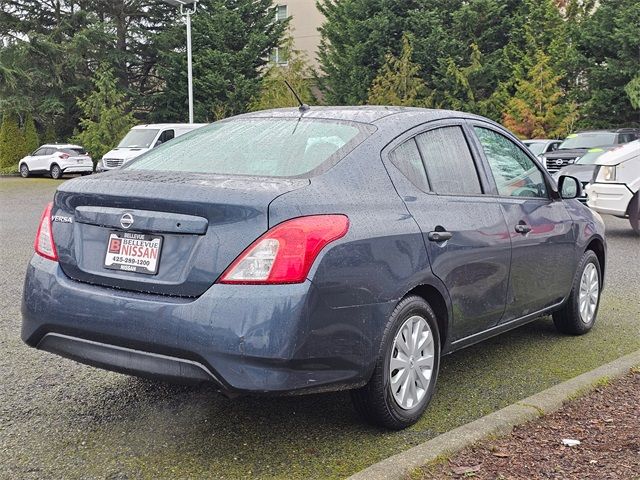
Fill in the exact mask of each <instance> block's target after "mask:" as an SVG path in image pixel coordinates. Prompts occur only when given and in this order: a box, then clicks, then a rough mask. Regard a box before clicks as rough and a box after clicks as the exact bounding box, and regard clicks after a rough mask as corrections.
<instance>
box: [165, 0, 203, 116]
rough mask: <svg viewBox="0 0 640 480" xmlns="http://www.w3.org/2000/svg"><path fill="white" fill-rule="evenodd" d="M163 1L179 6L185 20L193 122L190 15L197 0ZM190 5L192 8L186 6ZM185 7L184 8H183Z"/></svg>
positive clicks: (190, 109) (190, 111) (189, 91)
mask: <svg viewBox="0 0 640 480" xmlns="http://www.w3.org/2000/svg"><path fill="white" fill-rule="evenodd" d="M162 1H163V2H164V3H168V4H169V5H173V6H174V7H177V6H179V7H180V15H182V16H183V17H186V22H187V89H188V94H189V123H193V67H192V60H191V15H193V14H194V13H196V8H197V6H198V0H162ZM189 6H191V7H192V8H188V7H189ZM185 7H186V8H185Z"/></svg>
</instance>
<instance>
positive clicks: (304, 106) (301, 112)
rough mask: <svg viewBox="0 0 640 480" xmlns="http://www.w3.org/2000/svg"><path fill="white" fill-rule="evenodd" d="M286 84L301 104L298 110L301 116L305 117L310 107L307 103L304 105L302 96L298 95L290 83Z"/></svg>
mask: <svg viewBox="0 0 640 480" xmlns="http://www.w3.org/2000/svg"><path fill="white" fill-rule="evenodd" d="M284 83H285V84H286V85H287V87H289V90H291V93H293V96H294V97H296V100H297V101H298V103H299V104H300V106H299V107H298V110H300V114H301V115H303V114H304V112H306V111H307V110H309V109H310V108H311V107H309V105H307V104H306V103H303V102H302V100H300V96H299V95H298V94H297V93H296V91H295V90H294V89H293V87H292V86H291V84H290V83H289V82H288V81H286V80H285V81H284Z"/></svg>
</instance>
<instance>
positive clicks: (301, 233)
mask: <svg viewBox="0 0 640 480" xmlns="http://www.w3.org/2000/svg"><path fill="white" fill-rule="evenodd" d="M348 229H349V219H348V218H347V217H346V216H345V215H313V216H309V217H299V218H294V219H292V220H287V221H286V222H282V223H281V224H279V225H276V226H275V227H273V228H272V229H270V230H269V231H268V232H267V233H265V234H264V235H262V236H261V237H260V238H258V239H257V240H256V241H255V242H253V243H252V244H251V245H249V247H248V248H247V249H246V250H245V251H244V252H242V254H241V255H240V256H239V257H238V258H236V259H235V260H234V262H233V263H232V264H231V265H230V266H229V268H227V270H225V272H224V273H223V274H222V276H221V277H220V280H219V282H220V283H240V284H268V283H301V282H304V279H305V278H307V274H308V273H309V270H310V269H311V265H313V262H314V260H315V259H316V257H317V256H318V254H319V253H320V251H321V250H322V249H323V248H324V247H326V246H327V245H328V244H329V243H331V242H333V241H334V240H337V239H339V238H341V237H344V236H345V234H346V233H347V230H348Z"/></svg>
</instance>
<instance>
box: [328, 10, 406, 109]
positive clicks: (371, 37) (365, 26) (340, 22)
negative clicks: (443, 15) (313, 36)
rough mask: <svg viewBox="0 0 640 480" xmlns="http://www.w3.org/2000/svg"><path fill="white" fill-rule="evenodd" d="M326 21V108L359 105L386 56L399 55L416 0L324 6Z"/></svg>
mask: <svg viewBox="0 0 640 480" xmlns="http://www.w3.org/2000/svg"><path fill="white" fill-rule="evenodd" d="M317 6H318V8H319V9H320V11H321V12H322V14H323V15H324V16H325V19H326V20H325V23H324V24H323V25H322V27H320V33H321V35H322V39H321V42H320V47H319V52H318V59H319V61H320V69H321V71H322V72H321V75H320V76H319V77H318V81H319V83H320V87H321V89H322V91H323V93H324V99H325V101H326V102H327V103H329V104H332V105H336V104H344V105H358V104H362V103H364V102H366V100H367V97H368V93H369V92H368V89H369V86H370V85H371V83H372V81H373V79H374V77H375V76H376V74H377V72H378V71H379V69H380V67H381V66H382V64H383V63H384V61H385V55H386V54H387V53H392V54H394V55H399V54H400V48H401V45H402V42H401V38H402V34H403V32H404V31H405V30H406V26H407V24H408V19H409V12H411V11H412V10H413V9H415V8H416V6H417V1H416V0H339V1H336V0H320V1H318V3H317Z"/></svg>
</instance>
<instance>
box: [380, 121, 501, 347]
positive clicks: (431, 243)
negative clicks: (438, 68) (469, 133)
mask: <svg viewBox="0 0 640 480" xmlns="http://www.w3.org/2000/svg"><path fill="white" fill-rule="evenodd" d="M387 152H388V153H387V155H388V160H389V162H390V163H391V164H392V165H390V166H389V167H388V170H389V173H390V175H391V177H392V181H393V182H394V184H395V185H396V189H397V191H398V193H399V194H400V196H401V197H402V198H403V200H404V202H405V204H406V206H407V209H408V210H409V212H410V213H411V215H412V216H413V218H414V219H415V220H416V222H417V223H418V226H419V227H420V230H421V231H422V234H423V238H424V242H425V245H426V248H427V252H428V255H429V260H430V262H431V268H432V270H433V273H434V274H435V275H436V276H437V277H438V278H440V280H442V282H443V283H444V284H445V285H446V287H447V289H448V291H449V294H450V297H451V301H452V304H453V329H452V340H453V341H455V340H459V339H461V338H464V337H468V336H470V335H473V334H475V333H478V332H480V331H482V330H485V329H487V328H489V327H491V326H494V325H496V324H497V323H498V322H499V320H500V319H501V317H502V315H503V312H504V307H505V299H506V293H507V285H508V280H509V263H510V257H511V242H510V239H509V233H508V231H507V224H506V222H505V219H504V216H503V214H502V210H501V207H500V205H499V203H498V202H497V201H496V199H495V198H493V197H490V196H486V195H484V193H483V191H484V189H485V188H486V187H485V183H486V173H485V172H484V171H482V170H481V169H478V168H477V166H476V162H475V161H474V158H473V155H472V150H471V148H470V146H469V144H468V142H467V138H466V134H465V132H464V123H463V122H462V121H460V122H456V121H449V122H446V123H434V124H429V127H427V128H425V127H422V128H421V129H420V130H418V131H414V133H408V134H407V135H405V136H404V137H401V139H400V140H398V141H396V142H395V143H393V144H391V145H390V146H389V147H388V149H387Z"/></svg>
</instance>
